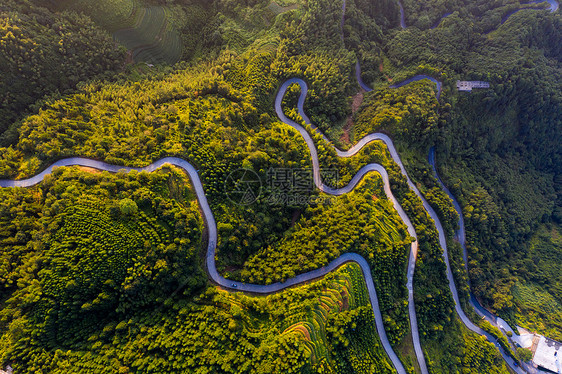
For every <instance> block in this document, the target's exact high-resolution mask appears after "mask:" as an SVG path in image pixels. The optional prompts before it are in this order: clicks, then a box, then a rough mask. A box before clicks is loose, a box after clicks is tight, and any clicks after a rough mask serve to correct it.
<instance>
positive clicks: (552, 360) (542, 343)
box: [533, 336, 562, 374]
mask: <svg viewBox="0 0 562 374" xmlns="http://www.w3.org/2000/svg"><path fill="white" fill-rule="evenodd" d="M533 362H534V363H535V364H536V365H538V366H539V367H540V368H543V369H546V370H548V371H551V372H553V373H559V374H562V343H559V342H557V341H554V340H551V339H548V338H545V337H544V336H541V337H540V339H539V344H538V345H537V350H536V351H535V355H534V356H533Z"/></svg>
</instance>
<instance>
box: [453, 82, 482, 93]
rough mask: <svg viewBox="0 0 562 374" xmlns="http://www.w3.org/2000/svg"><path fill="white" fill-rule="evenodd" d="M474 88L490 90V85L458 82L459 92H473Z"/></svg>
mask: <svg viewBox="0 0 562 374" xmlns="http://www.w3.org/2000/svg"><path fill="white" fill-rule="evenodd" d="M473 88H490V83H488V82H484V81H457V90H459V91H468V92H470V91H472V89H473Z"/></svg>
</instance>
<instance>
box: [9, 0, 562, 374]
mask: <svg viewBox="0 0 562 374" xmlns="http://www.w3.org/2000/svg"><path fill="white" fill-rule="evenodd" d="M343 4H344V3H343V1H341V0H336V1H333V0H278V1H270V0H213V1H203V0H181V1H180V0H170V1H166V2H161V1H153V0H144V1H142V0H104V1H102V2H100V3H98V2H95V1H92V0H65V1H60V2H51V1H42V0H7V1H4V2H3V3H2V4H1V5H0V21H1V22H0V62H3V64H2V67H0V74H1V78H0V133H2V135H0V179H22V178H27V177H30V176H32V175H35V174H37V173H38V172H40V171H41V170H43V169H44V168H45V167H47V166H48V165H49V164H51V163H52V162H54V161H56V160H59V159H61V158H64V157H69V156H83V157H89V158H93V159H97V160H102V161H106V162H108V163H111V164H117V165H127V166H144V165H147V164H149V163H151V162H153V161H155V160H158V159H160V158H162V157H165V156H177V157H181V158H183V159H186V160H188V161H189V162H190V163H192V164H193V165H194V166H195V167H196V169H197V171H198V173H199V175H200V176H201V180H202V182H203V185H204V189H205V194H206V196H207V198H208V200H209V203H210V206H211V209H212V211H213V214H214V216H215V219H216V221H217V228H218V236H219V237H218V243H217V250H216V256H217V257H216V261H217V269H218V270H219V272H220V273H221V275H223V276H225V277H227V278H228V279H236V280H241V281H245V282H251V283H258V284H269V283H273V282H277V281H284V280H286V279H288V278H291V277H293V276H295V275H297V274H301V273H304V272H306V271H309V270H313V269H317V268H319V267H322V266H324V265H326V264H327V263H328V262H330V261H331V260H333V259H335V258H337V257H338V256H340V255H341V254H343V253H346V252H355V253H359V254H361V255H362V256H364V257H365V258H366V259H367V261H368V262H369V264H370V266H371V270H372V276H373V280H374V283H375V288H376V289H377V292H378V296H379V304H380V306H381V311H382V315H383V318H384V324H385V329H386V332H387V334H388V336H389V338H390V341H391V344H392V346H393V348H394V350H395V351H396V352H397V354H398V355H399V357H400V359H401V361H402V362H403V363H404V365H405V367H406V368H407V370H408V371H409V372H419V367H418V364H417V362H416V356H415V354H414V350H413V345H412V337H411V331H410V325H409V322H410V321H409V319H408V311H407V301H408V298H407V289H406V263H407V258H408V255H409V250H410V243H411V241H412V238H410V237H409V235H408V234H407V231H406V228H405V225H404V224H403V222H402V221H401V220H400V219H399V216H398V215H397V212H396V211H395V210H394V208H393V207H392V204H391V203H390V202H389V201H388V200H387V198H386V197H385V194H384V191H383V190H382V181H381V179H380V177H378V175H376V174H373V175H369V176H368V177H366V178H365V180H363V181H362V182H361V183H360V184H359V185H358V187H357V188H356V189H355V190H354V191H353V192H351V193H349V194H346V195H343V196H341V197H337V198H336V197H334V198H325V197H326V195H325V194H322V193H320V192H319V191H318V190H317V189H315V188H314V186H313V184H312V183H311V180H309V181H308V182H307V181H306V180H304V181H300V183H301V185H300V186H301V189H299V190H298V191H295V190H293V189H291V188H292V187H294V185H290V186H289V188H287V186H285V187H284V189H282V190H281V191H280V190H279V189H278V187H279V185H280V184H279V182H278V181H277V182H276V181H273V182H272V179H271V175H272V173H274V172H276V171H279V170H285V172H286V171H287V170H290V171H291V173H296V172H300V173H301V174H302V175H304V176H305V177H304V178H308V179H311V178H312V174H311V173H310V172H311V158H310V154H309V151H308V149H307V146H306V144H305V142H304V140H303V138H302V137H301V136H300V135H299V134H298V132H297V131H295V130H294V129H292V128H290V127H288V126H287V125H285V124H283V123H281V122H280V121H279V120H278V119H277V116H276V113H275V111H274V105H273V103H274V99H275V94H276V93H277V90H278V88H279V86H280V84H281V83H282V82H283V81H284V80H286V79H288V78H293V77H297V78H302V79H303V80H305V81H306V82H307V85H308V95H307V98H306V101H305V104H304V109H305V112H306V113H307V115H308V116H309V117H310V119H311V122H312V123H313V124H314V126H315V127H317V128H318V129H320V130H322V131H323V132H324V133H325V134H327V135H328V137H329V138H330V139H331V141H332V142H333V143H334V144H337V145H338V146H339V147H340V148H343V149H347V148H349V147H351V146H352V145H353V144H355V143H356V142H358V141H359V140H360V139H361V138H362V137H363V136H365V135H367V134H369V133H372V132H384V133H387V134H389V135H390V136H391V137H392V138H393V139H394V142H395V144H396V146H397V148H398V151H399V153H400V157H401V158H402V159H403V160H404V164H405V166H406V169H407V171H408V173H409V175H410V176H411V177H412V179H414V182H415V183H416V185H417V186H418V187H419V188H420V190H421V191H422V192H423V194H424V196H425V198H426V199H427V200H428V201H429V203H430V204H431V205H432V206H433V207H434V209H435V210H436V212H437V213H438V215H439V217H440V219H441V221H442V223H443V226H444V228H445V231H446V233H447V236H448V240H449V243H450V245H449V247H450V251H449V257H450V258H451V265H452V266H453V270H454V276H455V279H456V284H457V287H458V288H459V292H460V297H461V302H462V304H463V307H464V309H465V310H467V311H468V309H469V308H470V306H468V303H467V300H468V281H470V285H471V290H472V291H473V292H474V294H475V295H476V296H477V298H478V299H479V300H481V301H482V303H483V305H484V306H485V307H487V308H488V309H490V310H491V311H493V312H494V313H498V314H499V315H501V316H502V317H503V318H505V319H506V320H507V321H508V322H509V323H510V324H512V325H515V324H518V325H521V326H523V327H526V328H528V329H530V330H532V331H537V332H540V333H543V334H545V335H546V336H548V337H551V338H555V339H562V336H561V335H560V331H562V278H560V270H561V269H560V265H559V264H560V261H559V260H560V259H561V258H562V257H561V256H562V245H561V239H560V237H561V236H560V235H561V233H562V228H561V226H560V225H562V178H561V177H560V173H562V169H561V165H562V150H561V148H560V144H562V123H561V122H560V121H561V120H560V119H561V118H562V109H561V108H562V96H561V92H562V86H561V82H562V77H561V76H560V71H561V69H560V68H561V65H560V64H561V62H562V61H561V55H562V50H561V49H560V48H561V47H560V43H559V40H561V39H562V34H561V33H562V25H561V24H560V22H561V18H560V11H558V12H555V13H549V12H548V11H547V10H544V8H545V4H521V3H519V2H516V1H511V0H503V1H495V2H483V1H476V2H474V1H471V2H467V1H454V2H439V1H408V0H405V1H403V3H402V5H403V6H404V10H405V16H406V17H405V19H406V25H407V26H408V27H407V28H405V29H401V28H400V14H399V7H398V4H397V3H396V2H395V1H386V0H377V1H365V0H347V1H346V3H345V12H344V13H343V14H342V7H343ZM521 7H531V8H533V9H532V10H524V11H521V12H515V13H514V11H515V10H517V9H520V8H521ZM444 15H446V17H444V18H443V19H441V17H442V16H444ZM356 62H359V64H360V67H361V69H362V71H361V74H360V75H361V77H362V79H363V80H364V81H365V82H366V83H367V84H369V85H370V86H371V87H373V91H372V92H364V91H362V90H360V88H359V87H358V84H357V80H356V79H355V70H354V69H355V68H356V67H355V63H356ZM416 74H426V75H429V76H432V77H434V78H436V79H439V80H440V81H442V82H443V92H442V94H441V96H440V97H439V98H438V97H436V95H435V94H436V89H435V85H434V84H433V83H431V82H429V81H427V80H422V81H419V82H415V83H411V84H409V85H406V86H404V87H400V88H393V87H391V85H392V84H393V83H397V82H400V81H402V80H403V79H405V78H409V77H412V76H414V75H416ZM457 79H474V80H486V81H489V82H490V83H491V88H490V89H488V90H483V91H475V92H472V93H469V94H464V93H457V92H456V88H455V81H456V80H457ZM299 94H300V89H299V88H298V86H296V85H294V86H292V87H291V88H290V89H289V90H288V93H287V95H286V96H285V98H284V100H283V110H284V113H285V114H286V115H287V116H288V117H289V118H292V119H293V120H295V121H297V122H298V123H302V124H304V121H303V119H302V118H300V116H299V115H298V112H297V110H296V103H297V99H298V97H299ZM306 129H307V131H308V132H309V133H310V134H311V135H312V137H313V140H314V143H315V144H316V147H317V149H318V155H319V159H320V166H321V169H322V175H323V177H324V181H325V183H327V184H328V185H330V186H332V187H343V186H345V185H346V184H347V183H349V181H350V180H351V178H352V177H353V176H354V175H355V174H356V173H357V171H358V170H359V169H360V168H361V167H362V166H364V165H365V164H367V163H371V162H378V163H380V164H382V165H383V166H384V167H385V169H386V170H387V171H388V174H389V178H390V186H391V189H392V191H393V194H394V195H395V196H396V198H397V200H398V202H399V203H400V205H401V206H402V207H403V208H404V210H405V211H406V213H407V214H408V216H409V217H410V220H411V221H412V223H413V224H414V227H415V230H416V234H417V236H418V242H419V254H418V260H417V262H416V271H415V277H414V299H415V306H416V312H417V319H418V325H419V332H420V337H421V340H422V348H423V350H424V354H425V359H426V362H427V364H428V367H429V370H430V372H432V373H457V372H463V373H482V372H487V373H505V372H507V369H506V366H505V364H504V362H503V361H502V359H501V356H500V355H499V353H498V350H497V349H496V348H495V347H494V346H493V344H491V343H489V342H487V341H486V340H485V339H484V338H483V337H481V336H478V335H477V334H474V333H472V332H469V331H468V330H467V329H466V328H465V326H464V325H463V324H462V323H461V322H460V321H459V320H458V318H457V317H456V314H455V311H454V302H453V298H452V295H451V293H450V291H449V285H448V283H447V279H446V273H445V271H446V267H445V262H444V260H443V251H442V248H441V247H440V245H439V241H438V234H437V230H436V229H435V226H434V224H433V221H432V220H431V218H430V217H429V215H428V214H427V212H426V211H425V209H424V208H423V206H422V203H421V200H420V199H419V198H418V197H417V196H416V195H415V194H414V193H413V192H411V191H410V189H409V188H408V185H407V183H406V179H405V177H404V176H403V175H402V174H401V172H400V168H399V167H398V165H397V164H396V163H395V162H394V161H393V160H392V158H391V157H390V155H389V152H388V149H387V148H386V146H385V145H384V144H383V143H380V142H373V143H371V144H369V145H368V146H367V147H365V148H364V149H363V150H362V151H361V152H359V153H358V154H357V155H355V156H353V157H351V158H346V159H343V158H340V157H338V156H337V153H336V151H335V150H334V149H333V148H332V147H331V145H330V144H328V143H327V142H326V141H325V140H324V139H323V138H322V136H320V135H319V134H318V132H317V131H316V130H315V129H314V128H313V127H311V126H309V125H306ZM431 146H435V148H436V154H437V167H438V170H439V172H440V174H441V176H442V178H443V179H444V182H445V184H446V185H447V186H449V188H450V189H451V190H452V192H453V194H454V195H455V196H456V197H457V198H458V200H459V201H460V204H461V207H462V210H463V214H464V217H465V222H466V231H467V246H468V260H469V261H468V264H467V265H468V273H467V272H466V271H465V269H464V266H465V264H464V263H463V261H462V253H461V249H460V246H459V245H458V243H455V242H454V241H453V240H452V237H453V233H454V231H455V229H456V228H457V220H458V215H457V213H456V211H455V210H454V209H453V206H452V203H451V199H450V198H449V197H448V196H447V195H446V194H445V193H444V192H443V191H442V190H441V188H440V187H439V185H438V184H437V182H436V180H435V178H434V177H433V176H432V173H431V170H430V168H429V166H428V164H427V162H426V159H427V153H428V150H429V148H430V147H431ZM240 169H245V170H251V171H252V172H254V173H255V175H257V177H258V178H259V180H260V181H261V189H260V190H259V194H258V196H257V198H256V200H255V201H251V202H250V203H248V204H246V203H244V204H240V202H239V201H233V199H232V196H231V195H229V193H228V192H229V190H230V189H231V188H232V186H231V185H229V184H228V183H227V182H228V179H229V176H231V175H233V174H232V173H235V172H236V171H237V170H240ZM291 175H292V174H291ZM293 182H294V181H293ZM294 183H296V182H294ZM274 185H275V186H277V187H274ZM302 186H306V187H305V188H302ZM295 194H297V195H299V200H298V201H300V202H301V203H299V202H295V200H291V202H289V203H287V202H279V200H275V199H274V197H276V196H279V195H282V196H287V195H291V196H294V195H295ZM0 195H1V198H0V253H1V256H0V316H1V317H0V352H1V353H0V365H7V364H10V365H11V366H12V367H13V368H14V369H15V372H16V373H19V372H32V371H37V372H61V373H63V372H75V371H80V372H92V373H94V372H95V373H99V372H122V373H128V372H155V373H156V372H201V373H204V372H228V373H230V372H232V373H240V372H305V373H306V372H338V373H351V372H361V373H369V372H380V373H386V372H388V373H392V372H394V369H393V368H392V365H391V363H390V361H389V359H388V357H387V356H386V354H385V352H384V350H383V349H382V346H381V343H380V341H379V338H378V336H377V333H376V329H375V324H374V315H373V313H372V310H371V306H370V304H369V301H368V296H367V293H366V288H365V284H364V281H363V276H362V273H361V270H360V268H359V267H358V266H357V265H354V264H346V265H344V266H342V267H341V268H339V269H338V270H336V271H335V272H333V273H330V274H329V275H327V276H326V277H324V278H322V279H319V280H315V281H314V282H311V283H309V284H306V285H300V286H297V287H295V288H291V289H287V290H285V291H282V292H280V293H275V294H272V295H268V296H254V295H246V294H243V293H240V292H229V291H227V290H224V289H221V288H220V287H218V286H215V285H213V284H211V283H210V282H209V281H208V278H207V275H206V273H205V265H204V261H203V257H204V251H205V249H206V245H207V231H206V227H205V223H204V221H203V219H202V216H201V214H200V211H199V206H198V204H197V201H196V199H195V194H194V192H193V190H192V187H191V185H190V182H189V179H188V178H187V176H186V175H185V174H184V173H183V172H181V171H180V170H177V169H175V168H172V167H164V168H162V169H160V170H159V171H157V172H154V173H144V172H142V173H137V172H131V173H122V172H120V173H117V174H110V173H107V172H99V171H96V170H93V169H86V168H77V167H74V168H58V169H55V171H54V172H53V174H52V175H51V176H49V177H47V179H46V180H45V181H44V182H42V183H41V184H39V185H37V186H35V187H32V188H29V189H25V188H16V189H10V188H3V189H0ZM275 201H277V202H275ZM471 317H472V318H473V320H474V321H475V322H479V321H478V318H477V317H475V316H474V315H471ZM481 324H482V326H484V328H485V329H486V330H487V331H488V330H489V331H490V332H491V333H492V334H496V331H495V330H493V327H491V326H490V327H488V326H487V325H485V324H483V323H481ZM498 336H500V335H498ZM501 337H502V338H503V336H501ZM500 340H501V339H500ZM501 342H502V343H504V342H503V341H501ZM504 344H507V343H504ZM521 354H523V353H521Z"/></svg>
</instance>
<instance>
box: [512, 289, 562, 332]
mask: <svg viewBox="0 0 562 374" xmlns="http://www.w3.org/2000/svg"><path fill="white" fill-rule="evenodd" d="M511 292H512V293H513V298H514V300H513V301H514V303H515V305H516V306H517V309H518V311H517V322H518V323H520V324H521V326H522V327H524V328H527V329H531V330H532V331H539V332H541V333H548V336H549V337H550V338H552V339H558V340H560V339H561V338H562V333H561V332H560V330H559V329H556V328H551V326H561V325H562V305H561V304H560V303H559V302H558V300H557V299H555V298H554V297H553V296H552V295H551V294H550V293H548V292H546V291H545V290H544V289H543V288H542V287H540V286H539V285H537V284H535V283H530V282H529V283H522V282H517V283H515V285H514V286H513V288H512V290H511Z"/></svg>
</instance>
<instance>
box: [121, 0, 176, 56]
mask: <svg viewBox="0 0 562 374" xmlns="http://www.w3.org/2000/svg"><path fill="white" fill-rule="evenodd" d="M166 12H167V10H166V8H164V7H159V6H153V7H148V8H143V9H139V10H138V12H137V14H136V17H135V18H136V22H135V24H134V26H133V27H131V28H126V29H122V30H118V31H115V32H114V33H113V37H114V38H115V40H116V41H118V42H119V43H121V44H123V45H124V46H125V47H126V48H127V49H128V50H130V51H131V53H132V57H133V59H134V60H135V61H136V62H141V61H142V62H146V63H149V64H170V65H172V64H174V63H176V62H178V61H179V59H180V58H181V55H182V42H181V39H180V36H179V33H178V32H177V31H176V30H174V29H173V28H172V26H171V24H170V23H169V22H168V21H167V18H166Z"/></svg>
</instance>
